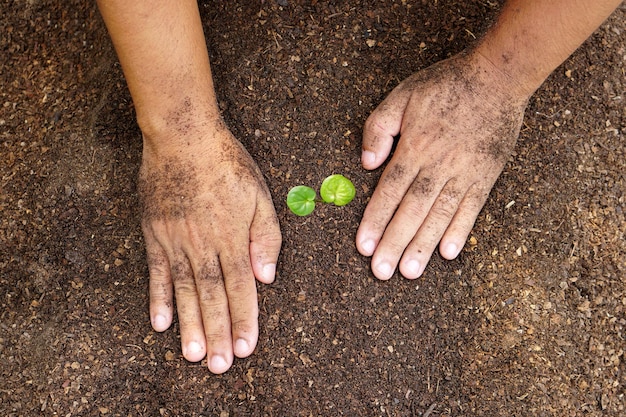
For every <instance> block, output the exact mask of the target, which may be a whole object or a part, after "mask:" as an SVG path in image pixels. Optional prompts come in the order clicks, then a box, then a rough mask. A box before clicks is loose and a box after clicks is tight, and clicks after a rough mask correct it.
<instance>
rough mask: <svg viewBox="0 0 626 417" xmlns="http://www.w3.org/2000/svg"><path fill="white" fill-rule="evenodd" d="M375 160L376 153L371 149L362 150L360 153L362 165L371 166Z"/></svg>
mask: <svg viewBox="0 0 626 417" xmlns="http://www.w3.org/2000/svg"><path fill="white" fill-rule="evenodd" d="M375 162H376V154H375V153H374V152H372V151H363V152H362V153H361V163H362V164H363V165H367V166H371V165H374V163H375Z"/></svg>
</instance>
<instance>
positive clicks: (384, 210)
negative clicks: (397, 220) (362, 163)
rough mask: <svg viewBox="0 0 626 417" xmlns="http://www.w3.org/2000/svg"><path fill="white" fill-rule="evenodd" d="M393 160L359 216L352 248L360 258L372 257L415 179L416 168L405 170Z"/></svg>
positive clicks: (406, 168)
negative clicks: (361, 216) (358, 253)
mask: <svg viewBox="0 0 626 417" xmlns="http://www.w3.org/2000/svg"><path fill="white" fill-rule="evenodd" d="M397 159H399V157H396V156H394V158H392V160H391V162H390V163H389V165H388V166H387V167H386V168H385V171H384V172H383V174H382V176H381V178H380V181H379V182H378V185H377V187H376V190H374V194H373V195H372V198H371V200H370V202H369V203H368V204H367V207H366V208H365V212H364V213H363V218H362V219H361V224H360V225H359V229H358V231H357V235H356V246H357V249H358V251H359V252H360V253H361V254H362V255H364V256H372V255H373V254H374V252H375V251H376V248H377V246H378V243H379V241H380V238H381V237H382V235H383V232H384V231H385V228H386V227H387V224H388V223H389V222H390V221H391V218H392V217H393V215H394V212H395V211H396V209H397V208H398V206H399V205H400V202H401V201H402V199H403V198H404V195H405V194H406V192H407V190H408V189H409V187H410V186H411V183H412V182H413V180H414V179H415V177H416V176H417V171H418V169H419V168H417V167H407V166H406V165H404V164H403V163H401V162H398V161H397ZM391 272H393V271H391ZM390 276H391V274H389V277H390Z"/></svg>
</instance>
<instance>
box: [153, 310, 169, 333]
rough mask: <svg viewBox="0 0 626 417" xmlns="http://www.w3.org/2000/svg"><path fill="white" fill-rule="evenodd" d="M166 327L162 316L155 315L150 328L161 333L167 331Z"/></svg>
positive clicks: (166, 323)
mask: <svg viewBox="0 0 626 417" xmlns="http://www.w3.org/2000/svg"><path fill="white" fill-rule="evenodd" d="M167 325H168V322H167V319H166V318H165V316H164V315H162V314H157V315H156V316H154V318H153V319H152V327H154V330H156V331H158V332H162V331H163V330H165V329H167Z"/></svg>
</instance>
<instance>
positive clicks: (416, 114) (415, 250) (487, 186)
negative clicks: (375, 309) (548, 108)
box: [356, 53, 528, 280]
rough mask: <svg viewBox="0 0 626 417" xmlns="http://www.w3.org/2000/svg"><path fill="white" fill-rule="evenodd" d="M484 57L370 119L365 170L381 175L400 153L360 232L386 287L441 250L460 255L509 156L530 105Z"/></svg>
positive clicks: (407, 85) (431, 80) (457, 62)
mask: <svg viewBox="0 0 626 417" xmlns="http://www.w3.org/2000/svg"><path fill="white" fill-rule="evenodd" d="M513 87H514V83H513V82H512V81H511V80H510V79H508V78H507V77H506V75H504V74H503V73H501V72H499V71H498V70H497V69H496V68H495V67H493V65H491V63H490V62H489V61H487V60H486V59H485V58H484V57H482V56H481V55H480V54H478V53H474V54H471V53H469V54H468V53H463V54H459V55H457V56H455V57H452V58H450V59H448V60H446V61H442V62H439V63H437V64H435V65H433V66H431V67H429V68H427V69H425V70H422V71H420V72H418V73H416V74H414V75H412V76H411V77H409V78H408V79H406V80H405V81H403V82H402V83H401V84H400V85H398V86H397V87H396V88H395V89H394V90H393V91H392V92H391V93H390V94H389V96H388V97H387V98H386V99H385V100H384V101H383V102H382V103H381V104H380V105H379V106H378V108H377V109H376V110H375V111H374V112H373V113H372V114H371V115H370V117H369V118H368V119H367V121H366V123H365V128H364V132H363V153H362V157H361V160H362V163H363V166H364V167H365V168H366V169H375V168H377V167H379V166H380V165H381V164H382V163H383V162H384V161H385V160H386V159H387V157H388V156H389V154H390V152H391V148H392V145H393V141H394V137H396V136H398V135H400V139H399V142H398V146H397V149H396V150H395V153H394V155H393V157H392V158H391V160H390V161H389V164H388V165H387V167H386V168H385V170H384V172H383V174H382V176H381V178H380V181H379V183H378V186H377V188H376V190H375V191H374V194H373V195H372V198H371V201H370V202H369V203H368V205H367V208H366V209H365V213H364V214H363V219H362V221H361V225H360V227H359V230H358V232H357V237H356V244H357V248H358V250H359V252H360V253H361V254H362V255H365V256H372V271H373V273H374V275H375V276H376V277H377V278H379V279H383V280H384V279H389V278H391V276H392V275H393V273H394V271H395V270H396V268H397V267H398V265H399V269H400V272H401V273H402V275H404V276H405V277H406V278H412V279H413V278H417V277H419V276H420V275H422V273H423V272H424V269H425V267H426V264H427V263H428V261H429V260H430V257H431V255H432V253H433V251H434V250H435V248H436V247H437V244H439V252H440V253H441V255H442V256H443V257H444V258H446V259H454V258H455V257H456V256H457V255H458V254H459V252H460V251H461V249H462V248H463V246H464V244H465V241H466V239H467V236H468V235H469V233H470V231H471V229H472V227H473V225H474V222H475V220H476V217H477V216H478V214H479V212H480V210H481V208H482V207H483V205H484V203H485V200H486V199H487V196H488V195H489V192H490V190H491V187H493V184H494V183H495V181H496V180H497V178H498V176H499V175H500V172H501V171H502V169H503V168H504V165H505V163H506V161H507V159H508V157H509V155H510V154H511V152H512V150H513V147H514V146H515V142H516V140H517V136H518V134H519V129H520V126H521V122H522V119H523V115H524V109H525V107H526V103H527V101H528V96H527V95H525V94H523V93H517V92H516V91H519V90H517V89H516V88H513Z"/></svg>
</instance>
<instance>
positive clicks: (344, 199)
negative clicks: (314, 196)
mask: <svg viewBox="0 0 626 417" xmlns="http://www.w3.org/2000/svg"><path fill="white" fill-rule="evenodd" d="M320 195H321V196H322V200H324V201H325V202H327V203H334V204H335V205H336V206H345V205H346V204H348V203H349V202H350V201H352V199H353V198H354V196H355V195H356V188H354V184H352V181H350V180H349V179H347V178H346V177H344V176H343V175H340V174H335V175H331V176H330V177H328V178H326V179H325V180H324V182H322V187H321V188H320Z"/></svg>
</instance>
